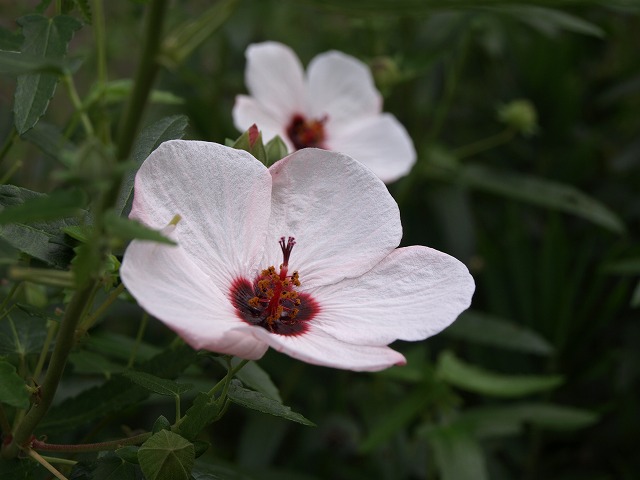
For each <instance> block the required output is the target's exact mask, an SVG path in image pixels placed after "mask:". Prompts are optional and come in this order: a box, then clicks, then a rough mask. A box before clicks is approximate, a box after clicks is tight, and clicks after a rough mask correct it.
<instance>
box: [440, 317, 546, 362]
mask: <svg viewBox="0 0 640 480" xmlns="http://www.w3.org/2000/svg"><path fill="white" fill-rule="evenodd" d="M443 334H444V335H446V336H448V337H452V338H457V339H460V340H465V341H467V342H470V343H477V344H479V345H487V346H490V347H498V348H505V349H508V350H515V351H517V352H521V353H533V354H537V355H550V354H551V353H553V346H552V345H551V344H550V343H549V342H547V341H546V340H545V339H544V338H543V337H541V336H540V335H538V334H537V333H536V332H534V331H532V330H529V329H527V328H524V327H521V326H519V325H515V324H513V323H511V322H508V321H506V320H503V319H501V318H498V317H494V316H492V315H487V314H483V313H479V312H474V311H472V310H468V311H466V312H464V313H463V314H462V315H460V317H458V319H457V320H456V321H455V322H454V323H453V324H452V325H451V326H450V327H449V328H447V329H446V330H445V331H444V332H443Z"/></svg>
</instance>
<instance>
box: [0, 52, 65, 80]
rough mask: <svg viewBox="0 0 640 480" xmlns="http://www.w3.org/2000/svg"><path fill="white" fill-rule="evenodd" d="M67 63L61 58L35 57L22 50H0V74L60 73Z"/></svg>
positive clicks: (63, 70)
mask: <svg viewBox="0 0 640 480" xmlns="http://www.w3.org/2000/svg"><path fill="white" fill-rule="evenodd" d="M67 66H68V65H67V64H66V63H65V62H63V61H61V60H52V59H49V58H42V57H37V56H35V55H29V54H26V53H22V52H13V51H5V50H0V74H3V75H24V74H39V73H44V74H50V75H61V74H63V73H64V72H65V69H66V68H67Z"/></svg>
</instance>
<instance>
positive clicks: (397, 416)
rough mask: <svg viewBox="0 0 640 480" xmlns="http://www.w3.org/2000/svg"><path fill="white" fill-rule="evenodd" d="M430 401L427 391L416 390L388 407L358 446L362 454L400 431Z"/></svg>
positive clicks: (422, 389) (423, 389)
mask: <svg viewBox="0 0 640 480" xmlns="http://www.w3.org/2000/svg"><path fill="white" fill-rule="evenodd" d="M429 401H430V396H429V391H428V389H425V388H424V386H423V388H418V389H415V390H414V391H413V393H412V394H411V395H409V396H407V397H406V398H405V399H403V400H402V401H400V402H399V403H397V404H396V405H392V406H390V408H389V409H388V410H387V411H386V412H385V414H384V416H382V417H381V421H379V422H378V423H377V424H376V425H374V427H373V428H372V430H371V433H369V435H368V436H367V438H366V439H365V440H364V441H363V442H362V444H361V445H360V450H361V451H362V452H364V453H367V452H370V451H372V450H374V449H375V448H376V447H378V446H380V445H381V444H382V443H384V442H385V441H387V440H388V439H389V438H391V437H392V436H393V435H395V434H397V433H398V432H400V431H402V430H403V429H404V428H405V427H406V426H407V425H408V424H409V423H410V422H411V421H412V420H413V419H414V418H415V417H417V416H418V415H419V414H420V413H421V412H422V410H423V408H424V406H425V405H426V404H427V403H428V402H429Z"/></svg>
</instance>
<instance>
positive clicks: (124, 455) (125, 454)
mask: <svg viewBox="0 0 640 480" xmlns="http://www.w3.org/2000/svg"><path fill="white" fill-rule="evenodd" d="M139 449H140V447H138V446H137V445H127V446H126V447H120V448H118V449H117V450H116V451H115V452H114V453H115V454H116V455H117V456H118V457H120V458H121V459H122V460H124V461H125V462H129V463H134V464H138V450H139ZM114 480H115V479H114Z"/></svg>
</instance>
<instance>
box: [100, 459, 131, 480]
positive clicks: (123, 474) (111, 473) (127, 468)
mask: <svg viewBox="0 0 640 480" xmlns="http://www.w3.org/2000/svg"><path fill="white" fill-rule="evenodd" d="M88 478H91V480H137V479H138V476H137V475H136V466H135V465H134V464H132V463H129V462H127V461H125V460H124V459H122V458H120V457H118V456H116V455H113V454H108V455H106V456H104V457H102V458H100V459H98V462H97V466H96V468H95V470H94V471H93V472H92V474H91V476H90V477H88Z"/></svg>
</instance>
